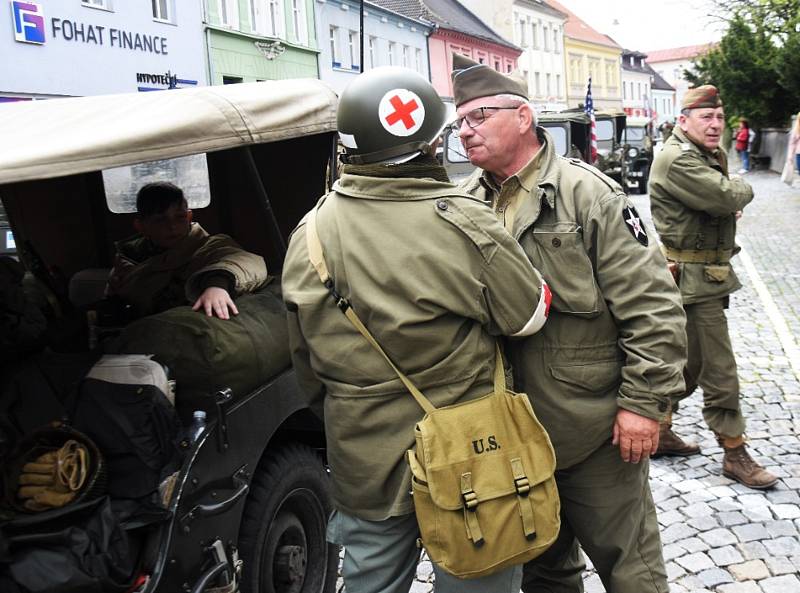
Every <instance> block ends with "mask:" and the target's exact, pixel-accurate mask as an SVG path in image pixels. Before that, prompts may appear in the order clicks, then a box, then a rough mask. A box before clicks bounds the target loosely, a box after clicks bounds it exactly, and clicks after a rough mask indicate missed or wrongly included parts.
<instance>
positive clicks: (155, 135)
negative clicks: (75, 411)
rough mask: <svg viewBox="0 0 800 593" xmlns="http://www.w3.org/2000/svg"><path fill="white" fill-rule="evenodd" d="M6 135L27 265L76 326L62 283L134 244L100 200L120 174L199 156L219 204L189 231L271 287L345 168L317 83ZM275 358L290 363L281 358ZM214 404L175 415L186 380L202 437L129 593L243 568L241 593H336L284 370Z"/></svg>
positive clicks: (26, 107) (55, 113)
mask: <svg viewBox="0 0 800 593" xmlns="http://www.w3.org/2000/svg"><path fill="white" fill-rule="evenodd" d="M0 126H1V127H2V129H3V138H4V142H3V144H2V146H0V198H1V199H2V204H3V206H4V207H5V211H6V212H7V215H8V220H9V223H10V227H11V229H12V230H13V232H14V237H15V239H16V242H17V245H18V246H19V245H25V246H26V248H25V250H20V254H19V255H20V259H21V260H22V261H23V262H24V263H25V264H26V266H27V267H28V269H29V270H34V271H35V272H36V274H38V275H40V276H42V277H43V278H42V279H43V280H45V283H46V284H47V285H48V286H50V287H51V288H52V293H53V294H52V296H53V297H54V298H56V299H57V300H59V301H60V302H61V303H62V304H63V308H64V309H65V310H66V309H77V310H78V311H79V312H80V310H79V308H77V307H74V305H73V304H70V302H69V292H68V291H67V290H66V285H65V284H64V283H63V282H60V281H59V279H61V278H63V279H65V280H69V279H70V278H72V277H74V276H75V275H76V274H79V273H80V272H81V271H85V270H97V269H99V270H101V271H102V270H107V269H108V268H109V267H110V266H111V263H112V258H113V254H114V241H115V240H117V239H120V238H123V237H126V236H128V235H129V234H130V232H131V230H130V229H131V222H132V217H133V215H132V214H131V213H119V212H112V211H111V210H110V209H109V204H108V202H107V198H108V197H109V196H108V195H107V194H108V193H109V192H110V191H111V190H110V188H111V177H109V175H107V174H108V173H109V171H111V170H112V169H113V168H120V167H122V168H125V167H128V168H129V169H132V170H133V171H134V173H136V174H139V173H142V172H143V171H145V172H146V171H149V170H151V169H153V168H154V166H155V165H153V164H152V163H153V162H154V161H161V160H163V159H173V158H175V157H184V156H186V155H200V156H199V157H196V158H197V159H199V162H200V163H201V164H202V167H201V169H202V171H206V170H207V174H206V173H203V174H204V175H206V180H205V183H206V185H207V186H208V188H209V191H210V203H209V204H208V205H207V206H205V207H198V206H196V205H195V206H193V211H194V219H195V220H196V221H198V222H200V223H201V224H202V225H203V227H204V228H205V229H206V230H207V231H208V232H210V233H220V232H222V233H227V234H229V235H231V236H233V237H234V238H235V239H236V240H237V241H238V242H239V243H240V244H241V245H242V246H243V247H244V248H245V249H247V250H249V251H252V252H255V253H258V254H261V255H262V256H263V257H264V258H265V260H266V262H267V268H268V270H269V271H270V273H271V274H272V275H275V276H277V277H278V278H279V277H280V269H281V265H282V262H283V258H284V254H285V248H286V243H287V240H288V236H289V234H290V232H291V231H292V229H293V228H294V226H295V225H296V223H297V222H298V220H299V219H300V218H301V216H303V214H305V212H306V211H307V210H308V209H310V207H312V206H313V204H314V203H315V202H316V200H317V199H318V198H319V196H320V195H322V194H323V193H324V191H325V189H326V186H327V184H328V182H329V181H330V179H328V175H329V174H330V172H332V171H335V169H336V167H335V163H334V161H333V159H334V158H335V137H336V134H335V126H336V95H335V94H334V93H333V91H331V90H330V89H329V88H328V87H327V86H325V85H324V84H322V83H321V82H319V81H317V80H287V81H276V82H265V83H252V84H239V85H230V86H216V87H206V88H197V89H182V90H173V91H165V92H158V93H141V94H132V95H114V96H98V97H84V98H75V99H54V100H49V101H36V102H26V103H19V104H16V105H6V106H2V107H0ZM114 170H119V169H114ZM104 172H105V173H106V175H104ZM137 172H138V173H137ZM138 185H139V184H138V183H132V184H131V186H132V187H131V188H130V190H131V192H135V190H136V189H137V187H138ZM189 194H191V192H187V195H189ZM34 260H35V261H34ZM36 262H41V263H43V264H44V265H36ZM56 272H57V273H56ZM101 286H102V284H101ZM77 318H78V319H80V316H78V317H77ZM279 318H282V319H283V323H285V317H284V316H283V315H282V314H281V315H279ZM216 321H218V320H216ZM219 323H226V322H221V321H219ZM276 323H279V321H276ZM275 348H276V350H275V351H274V352H273V354H274V355H275V356H276V357H277V359H280V360H287V361H288V344H282V345H277V346H275ZM278 349H280V352H279V351H278ZM209 364H212V365H213V363H209ZM7 370H9V371H10V369H7ZM0 374H1V373H0ZM217 391H218V390H216V389H215V390H213V391H209V392H208V393H205V394H201V395H202V396H203V398H201V400H199V401H200V403H199V404H198V400H195V401H193V402H189V403H187V402H182V397H183V396H182V392H181V384H180V381H179V382H178V389H177V396H176V407H177V409H178V412H179V414H180V416H181V418H182V419H183V420H185V419H186V418H187V417H191V410H192V408H194V407H197V406H198V405H200V406H201V407H203V408H205V409H206V410H207V412H208V424H207V428H206V430H205V432H204V433H203V434H202V437H201V438H200V439H199V440H198V441H196V442H195V443H194V444H192V445H189V446H188V448H187V450H186V452H185V455H184V457H183V463H182V465H181V467H180V470H179V474H178V479H177V482H176V485H175V490H174V493H173V495H172V497H171V500H170V502H169V505H168V509H167V510H168V511H169V518H168V519H167V520H164V521H162V522H160V523H158V524H157V525H156V526H155V527H154V528H152V529H150V530H149V531H148V532H147V533H146V537H145V538H144V540H143V542H142V547H141V549H140V550H135V551H132V553H137V554H139V562H138V568H137V571H136V574H135V575H133V576H134V577H138V578H139V580H138V584H136V585H135V586H133V587H132V588H131V590H133V589H135V590H136V591H138V592H142V593H145V592H147V593H150V592H155V591H160V592H169V593H174V592H178V591H187V592H188V591H192V592H200V591H204V590H206V588H207V587H212V586H220V585H225V584H226V583H227V589H221V590H228V591H230V590H233V589H235V588H236V587H235V585H233V584H232V581H233V580H234V575H235V574H236V573H237V571H238V567H237V566H236V564H237V562H236V559H237V557H238V558H240V559H242V560H243V561H244V564H243V575H242V579H241V589H242V590H243V591H247V592H253V593H255V592H256V591H258V592H259V593H268V592H286V593H288V592H292V593H323V592H325V593H327V592H331V591H333V590H334V587H335V581H336V570H337V563H338V550H337V549H336V548H335V547H334V546H330V545H328V544H327V543H326V541H325V526H326V522H327V516H328V513H329V512H330V509H331V500H330V495H329V491H328V487H329V486H328V479H327V473H326V470H325V466H324V435H323V432H322V423H321V421H320V419H319V417H318V416H317V415H315V414H314V413H313V412H312V410H311V409H310V405H311V404H310V398H309V396H308V394H306V393H304V392H303V391H302V390H301V389H300V388H299V386H298V384H297V382H296V379H295V374H294V371H293V370H292V368H291V367H290V366H289V363H288V362H286V363H285V364H284V365H283V367H282V368H281V369H280V371H279V372H277V373H274V374H272V375H271V376H270V377H269V378H268V379H266V380H264V381H262V382H261V383H260V384H259V385H257V386H256V387H255V388H254V389H251V390H248V391H247V392H234V393H232V394H226V393H224V392H221V393H217ZM32 395H33V394H32ZM123 590H124V589H123Z"/></svg>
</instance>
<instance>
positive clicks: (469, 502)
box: [461, 490, 478, 513]
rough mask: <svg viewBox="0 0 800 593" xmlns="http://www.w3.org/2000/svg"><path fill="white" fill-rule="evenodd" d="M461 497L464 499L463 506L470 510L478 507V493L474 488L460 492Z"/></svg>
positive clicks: (473, 510) (472, 510)
mask: <svg viewBox="0 0 800 593" xmlns="http://www.w3.org/2000/svg"><path fill="white" fill-rule="evenodd" d="M461 499H462V500H463V501H464V507H465V508H466V509H467V510H468V511H471V512H473V513H474V512H475V510H476V509H477V508H478V495H477V494H475V491H474V490H468V491H467V492H462V493H461Z"/></svg>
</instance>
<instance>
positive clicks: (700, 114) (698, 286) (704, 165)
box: [649, 85, 778, 489]
mask: <svg viewBox="0 0 800 593" xmlns="http://www.w3.org/2000/svg"><path fill="white" fill-rule="evenodd" d="M681 107H682V108H681V115H680V117H679V118H678V125H677V126H676V128H675V130H674V131H673V133H672V136H670V138H669V139H668V140H667V141H666V142H665V143H664V148H663V150H662V151H661V152H660V153H659V155H658V157H657V158H656V159H655V161H654V162H653V168H652V171H651V173H650V183H649V192H650V203H651V206H652V212H653V221H654V222H655V225H656V229H657V230H658V233H659V235H660V236H661V240H662V242H663V246H662V250H663V251H664V255H666V257H667V260H668V261H669V266H670V269H671V270H672V271H673V275H674V277H675V280H676V282H677V284H678V287H679V288H680V291H681V296H682V297H683V307H684V309H685V310H686V333H687V336H688V362H687V365H686V368H685V370H684V376H685V378H686V391H685V392H684V393H682V394H680V395H679V396H677V397H675V398H673V405H672V409H671V410H670V413H669V414H668V416H667V418H666V419H665V420H664V421H663V422H662V423H661V428H660V433H661V437H660V440H659V448H658V452H657V454H658V455H679V456H687V455H694V454H697V453H699V452H700V447H698V446H697V445H696V444H694V443H687V442H685V441H683V440H682V439H681V438H680V437H679V436H678V435H676V434H675V433H674V432H673V431H672V422H671V418H672V412H674V411H675V410H677V408H678V402H679V401H681V400H682V399H684V398H686V397H688V396H690V395H691V394H692V393H693V392H694V390H695V389H696V388H697V387H698V386H700V387H702V388H703V418H704V419H705V421H706V423H707V424H708V426H709V427H710V428H711V430H713V431H714V434H715V435H716V436H717V440H718V442H719V443H720V445H721V446H722V448H723V450H724V456H723V460H722V473H723V474H724V475H725V476H727V477H729V478H732V479H734V480H736V481H738V482H741V483H742V484H744V485H745V486H749V487H750V488H759V489H762V488H770V487H772V486H773V485H774V484H776V483H777V481H778V478H777V477H776V476H774V475H773V474H771V473H770V472H768V471H767V470H765V469H764V468H763V467H761V466H760V465H759V464H758V463H756V462H755V461H754V460H753V459H752V458H751V457H750V454H749V453H748V452H747V448H746V446H745V441H744V437H743V435H744V428H745V422H744V417H743V416H742V411H741V406H740V401H739V378H738V376H737V373H736V359H735V358H734V356H733V349H732V347H731V340H730V336H729V335H728V321H727V319H726V317H725V309H727V307H728V299H729V296H730V294H731V293H732V292H734V291H736V290H738V289H739V288H740V287H741V284H740V283H739V280H738V279H737V278H736V274H735V273H734V271H733V268H732V267H731V264H730V261H731V257H733V256H734V255H735V254H736V253H737V252H738V251H739V248H738V247H737V245H736V220H737V218H738V216H739V215H740V214H741V210H742V209H743V208H744V207H745V206H746V205H747V204H749V203H750V202H751V201H752V199H753V189H752V188H751V187H750V185H749V184H748V183H747V182H745V181H744V180H743V179H741V178H740V177H738V176H735V175H733V176H731V175H729V174H728V160H727V157H726V155H725V152H724V151H722V150H720V149H719V142H720V138H721V136H722V132H723V130H724V129H725V113H724V109H723V106H722V100H721V99H720V96H719V92H718V91H717V89H716V87H714V86H712V85H703V86H700V87H697V88H694V89H690V90H689V91H688V92H687V93H686V95H685V96H684V99H683V104H682V106H681Z"/></svg>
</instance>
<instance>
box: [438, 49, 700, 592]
mask: <svg viewBox="0 0 800 593" xmlns="http://www.w3.org/2000/svg"><path fill="white" fill-rule="evenodd" d="M453 93H454V98H455V103H456V107H457V113H458V115H459V118H458V119H457V120H456V123H454V131H455V132H456V133H458V135H459V136H460V139H461V143H462V144H463V146H464V149H465V150H466V154H467V156H468V157H469V159H470V161H471V162H472V164H474V165H476V166H478V167H480V168H479V169H478V170H477V171H475V173H474V174H473V175H472V176H471V177H470V178H469V179H467V180H466V181H465V182H464V183H463V184H462V187H463V188H464V189H465V190H466V191H467V192H468V193H471V194H473V195H475V196H477V197H479V198H480V199H482V200H483V201H485V202H486V203H487V204H489V205H491V206H492V208H494V211H495V213H496V216H497V219H498V220H500V221H502V222H503V223H504V224H505V226H506V228H507V229H508V230H509V231H510V232H511V233H512V234H513V236H514V238H516V239H517V241H519V242H520V244H521V245H522V248H523V249H524V250H525V253H526V254H527V255H528V258H529V259H530V260H531V262H532V263H533V265H534V266H536V268H537V269H538V270H540V271H541V273H542V275H543V276H544V278H545V280H546V282H547V284H548V286H550V288H551V289H552V293H553V301H552V306H551V311H550V316H549V318H548V321H547V323H546V324H545V326H544V327H543V328H542V331H540V332H538V333H537V334H535V335H533V336H530V337H527V338H524V339H520V340H509V342H508V344H507V345H506V349H507V353H508V354H509V357H510V359H511V362H512V367H513V369H514V380H515V386H516V387H517V388H518V389H519V390H520V391H524V392H525V393H527V394H529V396H530V398H531V404H532V405H533V408H534V410H535V411H536V415H537V417H538V418H539V420H540V421H541V423H542V424H543V425H544V427H545V429H546V430H547V432H548V433H549V435H550V438H551V440H552V443H553V447H554V449H555V452H556V461H557V468H556V474H555V475H556V482H557V485H558V491H559V495H560V497H561V511H562V518H561V532H560V533H559V537H558V539H557V540H556V542H555V543H554V544H553V546H552V547H551V548H550V549H549V550H548V551H547V552H545V553H544V554H542V555H541V556H539V558H536V559H535V560H532V561H530V562H528V563H527V564H526V565H525V576H524V579H523V586H522V588H523V591H525V592H526V593H540V592H542V591H547V592H549V593H578V592H579V591H583V583H582V578H581V577H582V569H583V561H582V557H581V554H580V550H579V548H578V542H580V544H581V545H582V546H583V548H584V550H585V551H586V553H587V554H588V556H589V558H591V560H592V563H593V564H594V566H595V568H596V569H597V572H598V574H599V576H600V579H601V580H602V582H603V584H604V586H605V588H606V591H608V592H609V593H666V592H667V590H668V586H667V577H666V572H665V569H664V560H663V555H662V550H661V540H660V536H659V530H658V522H657V521H656V511H655V507H654V505H653V498H652V495H651V493H650V486H649V484H648V472H649V467H650V465H649V457H650V454H651V453H652V452H654V451H655V450H656V447H657V446H658V425H659V420H660V419H661V418H663V416H664V414H665V412H666V411H667V410H668V409H669V401H670V397H671V396H673V395H679V394H680V393H682V392H683V390H684V383H683V377H682V375H681V371H682V369H683V366H684V364H685V359H684V356H685V347H686V335H685V333H684V325H685V321H686V320H685V317H684V313H683V310H682V308H681V302H680V294H678V291H677V290H676V288H675V284H674V282H673V281H672V278H671V277H670V276H669V273H668V272H667V269H666V267H665V266H664V258H663V257H662V256H661V254H660V253H659V251H658V246H657V245H656V242H655V241H651V240H650V238H649V237H648V234H647V231H646V229H645V227H644V224H643V223H642V221H641V219H640V218H639V214H638V213H637V212H636V209H635V208H634V207H633V205H632V204H631V203H630V202H629V201H628V199H627V197H626V196H625V194H624V193H623V192H622V190H621V188H620V187H619V185H618V184H617V183H616V182H615V181H613V180H612V179H610V178H608V177H606V176H605V175H603V174H602V173H600V172H599V171H598V170H597V169H595V168H594V167H591V166H589V165H587V164H585V163H583V162H581V161H578V160H576V159H566V158H563V157H560V156H558V155H557V154H556V151H555V143H554V141H553V139H552V137H551V136H550V135H549V134H548V133H547V131H545V130H544V129H543V128H541V127H537V126H536V113H535V112H534V110H533V107H532V106H531V104H530V103H529V101H528V96H527V93H528V91H527V86H526V84H525V82H524V80H522V79H521V78H518V77H516V76H514V75H508V76H506V75H504V74H502V73H500V72H498V71H496V70H494V69H493V68H492V67H490V66H488V65H486V64H478V63H476V62H474V61H472V60H470V59H469V58H466V57H464V56H461V55H459V54H456V55H454V56H453ZM505 287H506V290H507V291H508V292H509V293H517V292H518V291H519V288H518V287H517V286H516V285H515V284H514V283H513V282H512V281H508V282H506V283H505Z"/></svg>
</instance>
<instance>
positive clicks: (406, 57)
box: [402, 45, 411, 68]
mask: <svg viewBox="0 0 800 593" xmlns="http://www.w3.org/2000/svg"><path fill="white" fill-rule="evenodd" d="M410 49H411V48H410V47H408V46H407V45H404V46H403V62H402V64H403V68H410V67H411V58H410V57H409V55H408V53H409V50H410Z"/></svg>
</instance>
